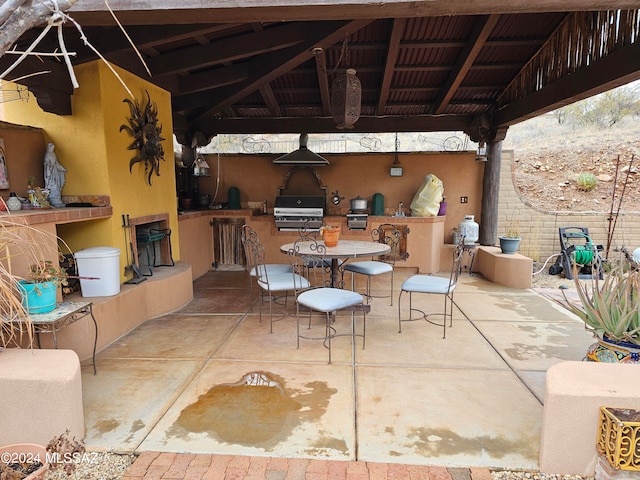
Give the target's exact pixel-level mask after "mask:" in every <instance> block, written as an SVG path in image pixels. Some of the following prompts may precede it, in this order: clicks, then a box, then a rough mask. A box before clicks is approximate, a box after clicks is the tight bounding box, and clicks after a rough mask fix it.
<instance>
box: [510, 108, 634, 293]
mask: <svg viewBox="0 0 640 480" xmlns="http://www.w3.org/2000/svg"><path fill="white" fill-rule="evenodd" d="M503 148H505V149H513V150H514V154H515V156H514V160H515V179H516V188H517V189H518V190H519V192H520V194H521V195H522V197H523V198H525V199H527V201H529V202H530V203H531V204H532V205H537V206H538V207H539V208H541V209H543V210H547V211H573V212H576V211H590V212H602V213H607V212H614V213H615V212H617V211H618V209H619V211H620V212H624V211H638V210H640V122H639V121H638V119H637V118H627V119H625V121H623V122H622V123H621V124H620V125H614V126H613V127H610V128H607V129H596V128H581V129H574V128H572V127H571V126H569V125H560V124H558V121H557V120H556V118H555V117H554V116H553V115H551V114H548V115H543V116H541V117H537V118H533V119H531V120H529V121H527V122H524V123H522V124H519V125H515V126H513V127H511V128H510V129H509V131H508V132H507V137H506V139H505V141H504V144H503ZM583 172H589V173H593V174H594V175H595V176H596V178H597V179H598V181H597V184H596V186H595V188H593V189H592V190H590V191H582V190H580V189H579V188H578V185H577V182H576V180H577V178H578V175H579V174H580V173H583ZM625 182H626V186H625ZM554 261H555V257H554V258H551V259H550V260H548V261H547V264H546V265H544V264H542V263H536V264H534V268H533V271H534V274H533V277H532V285H533V288H570V289H575V284H574V282H573V280H569V279H566V278H564V276H561V275H549V273H548V272H549V267H550V266H551V265H553V262H554Z"/></svg>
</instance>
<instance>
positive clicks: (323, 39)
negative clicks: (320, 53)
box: [196, 19, 373, 131]
mask: <svg viewBox="0 0 640 480" xmlns="http://www.w3.org/2000/svg"><path fill="white" fill-rule="evenodd" d="M372 21H373V20H372V19H366V20H356V21H354V22H330V23H322V24H309V25H307V26H306V29H305V34H306V36H307V38H308V40H307V41H306V42H303V43H302V44H299V45H295V46H294V47H290V48H289V49H288V50H287V55H286V56H284V55H283V56H281V57H280V58H278V57H276V56H275V55H274V54H271V55H270V56H269V58H261V59H257V60H256V61H255V62H254V70H253V71H254V72H255V74H254V77H253V78H252V79H250V80H248V81H246V82H244V83H243V84H242V85H241V86H239V87H238V88H237V89H235V91H230V92H227V94H226V95H225V96H224V97H218V99H217V100H215V101H213V102H211V103H210V105H211V106H210V107H209V108H208V109H207V110H206V111H205V112H203V113H201V114H200V115H198V118H197V120H206V118H207V117H208V116H210V115H211V114H213V113H215V112H216V111H219V110H220V109H221V108H224V107H226V106H229V105H233V104H234V103H236V102H237V101H239V100H241V99H243V98H244V97H246V96H247V95H250V94H251V93H253V92H255V91H256V90H257V89H259V88H260V86H262V85H264V84H265V83H268V82H271V81H273V80H275V79H276V78H278V77H280V76H281V75H282V74H284V73H285V72H288V71H289V70H291V69H292V68H294V67H296V66H297V65H300V64H301V63H304V62H305V61H307V60H309V59H310V58H311V57H312V56H313V48H315V47H320V48H326V47H327V46H329V45H333V44H334V43H336V42H338V41H340V40H341V39H342V38H344V36H345V35H347V34H349V33H353V32H356V31H358V30H360V29H361V28H363V27H365V26H366V25H368V24H369V23H371V22H372ZM276 53H277V52H276ZM261 57H265V56H264V55H262V56H261ZM259 60H260V61H259ZM197 120H196V123H198V122H197ZM196 129H197V130H201V131H202V129H200V128H196Z"/></svg>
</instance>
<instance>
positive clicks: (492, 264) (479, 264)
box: [474, 246, 533, 288]
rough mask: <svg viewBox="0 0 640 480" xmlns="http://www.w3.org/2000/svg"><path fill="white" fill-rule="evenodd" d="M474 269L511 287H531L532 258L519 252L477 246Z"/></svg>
mask: <svg viewBox="0 0 640 480" xmlns="http://www.w3.org/2000/svg"><path fill="white" fill-rule="evenodd" d="M474 271H477V272H478V273H480V274H481V275H482V276H483V277H484V278H486V279H487V280H489V281H491V282H493V283H497V284H498V285H504V286H505V287H513V288H531V275H532V274H533V260H531V259H530V258H529V257H525V256H524V255H520V254H519V253H514V254H504V253H502V251H501V250H500V247H486V246H479V247H477V249H476V258H475V262H474Z"/></svg>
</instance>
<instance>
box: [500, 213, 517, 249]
mask: <svg viewBox="0 0 640 480" xmlns="http://www.w3.org/2000/svg"><path fill="white" fill-rule="evenodd" d="M498 240H499V241H500V248H501V249H502V253H507V254H514V253H516V250H518V247H519V246H520V222H519V221H518V220H515V219H514V218H511V220H510V221H509V224H508V225H507V229H506V231H505V234H504V235H503V236H501V237H498Z"/></svg>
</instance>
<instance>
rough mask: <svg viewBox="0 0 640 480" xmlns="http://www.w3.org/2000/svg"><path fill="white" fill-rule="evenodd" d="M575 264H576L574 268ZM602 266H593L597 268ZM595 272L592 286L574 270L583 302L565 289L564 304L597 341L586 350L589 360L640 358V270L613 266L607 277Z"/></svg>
mask: <svg viewBox="0 0 640 480" xmlns="http://www.w3.org/2000/svg"><path fill="white" fill-rule="evenodd" d="M575 268H576V266H575V265H574V269H575ZM599 268H600V267H599V266H594V269H595V270H596V273H598V272H597V269H599ZM598 277H599V275H593V276H592V283H591V287H589V286H588V284H587V283H585V282H581V281H580V279H579V278H578V275H577V274H574V282H575V286H576V288H577V290H578V296H579V299H580V306H576V305H575V304H573V303H571V302H570V301H569V300H568V299H567V297H566V295H565V293H564V291H562V293H563V296H564V301H562V302H561V304H562V305H563V306H564V307H566V308H568V309H569V310H570V311H571V312H573V313H574V314H575V315H577V316H578V317H579V318H580V319H581V320H582V321H583V322H584V323H585V325H586V326H587V327H588V328H589V329H591V330H592V331H593V333H594V336H596V337H597V338H598V341H597V342H596V343H594V344H593V345H591V346H590V347H589V349H588V350H587V355H586V358H585V359H586V360H590V361H597V362H622V363H638V362H640V270H639V269H638V268H625V267H623V266H622V265H617V266H614V267H613V268H612V269H611V271H610V272H609V273H608V274H607V276H606V277H605V279H604V281H601V280H600V279H599V278H598Z"/></svg>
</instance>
